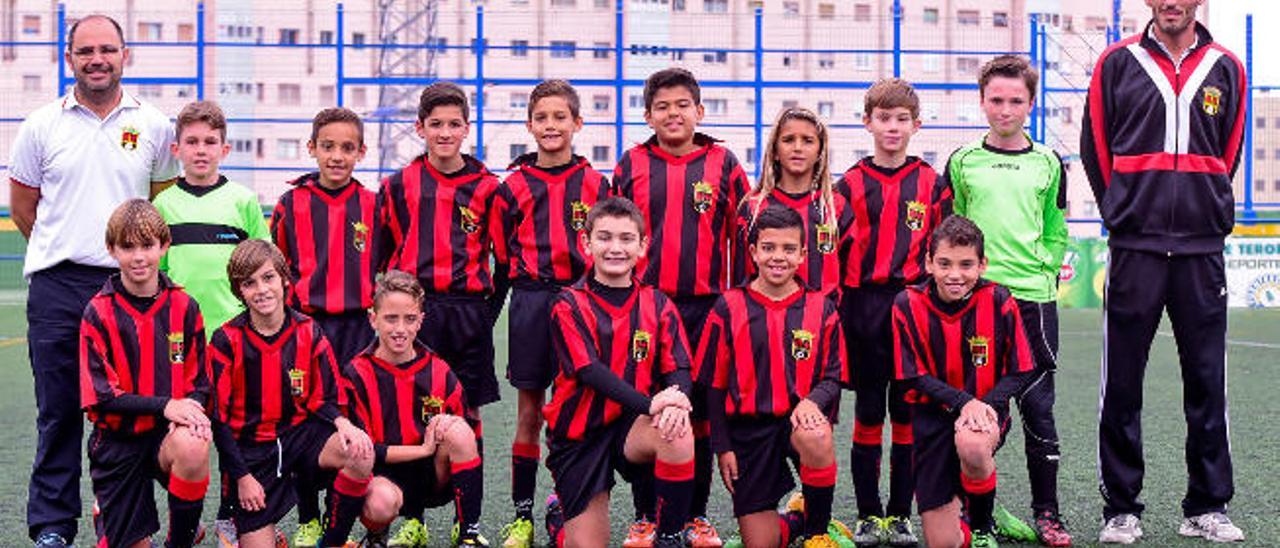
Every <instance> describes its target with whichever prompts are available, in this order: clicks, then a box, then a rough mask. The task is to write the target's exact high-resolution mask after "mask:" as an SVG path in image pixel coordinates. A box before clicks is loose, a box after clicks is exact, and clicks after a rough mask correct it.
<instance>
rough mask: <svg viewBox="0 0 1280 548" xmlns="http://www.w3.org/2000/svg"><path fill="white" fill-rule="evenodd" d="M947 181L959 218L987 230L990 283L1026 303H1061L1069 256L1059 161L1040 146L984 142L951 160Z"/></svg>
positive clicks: (1063, 175) (958, 152)
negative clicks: (1060, 285) (1065, 257)
mask: <svg viewBox="0 0 1280 548" xmlns="http://www.w3.org/2000/svg"><path fill="white" fill-rule="evenodd" d="M944 176H945V177H946V178H947V181H948V182H949V183H950V185H951V188H952V192H953V193H954V194H955V205H954V208H955V213H956V214H958V215H963V216H965V217H968V218H969V219H970V220H972V221H973V222H974V223H975V224H977V225H978V228H981V229H982V233H983V235H984V239H985V241H986V256H987V260H988V267H987V273H986V276H985V277H986V278H988V279H990V280H992V281H994V282H996V283H999V284H1000V285H1003V286H1005V287H1008V288H1009V290H1010V291H1011V292H1012V293H1013V296H1014V297H1015V298H1017V299H1020V300H1025V301H1033V302H1050V301H1054V300H1056V299H1057V294H1058V270H1059V269H1060V268H1061V266H1062V256H1063V254H1064V253H1065V252H1066V249H1067V221H1066V216H1065V215H1064V212H1063V210H1064V209H1065V208H1066V205H1067V204H1066V201H1067V176H1066V170H1065V169H1064V168H1063V166H1062V159H1061V158H1059V157H1058V154H1057V153H1056V152H1054V151H1053V149H1051V148H1049V147H1046V146H1043V145H1040V144H1037V143H1034V142H1033V143H1032V144H1031V146H1029V147H1027V148H1025V149H1022V150H1002V149H997V148H994V147H991V146H989V145H987V144H986V138H985V137H984V138H983V139H981V140H979V141H976V142H973V143H970V144H968V145H966V146H964V147H961V148H960V149H959V150H956V151H955V152H954V153H952V154H951V158H950V159H949V160H947V168H946V171H945V175H944Z"/></svg>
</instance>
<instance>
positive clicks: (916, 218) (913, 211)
mask: <svg viewBox="0 0 1280 548" xmlns="http://www.w3.org/2000/svg"><path fill="white" fill-rule="evenodd" d="M924 215H925V207H924V204H922V203H920V202H917V201H915V200H911V201H910V202H907V228H910V229H911V231H912V232H915V231H917V230H920V229H922V228H924Z"/></svg>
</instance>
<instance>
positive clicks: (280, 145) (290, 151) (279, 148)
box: [276, 139, 298, 160]
mask: <svg viewBox="0 0 1280 548" xmlns="http://www.w3.org/2000/svg"><path fill="white" fill-rule="evenodd" d="M276 159H277V160H297V159H298V140H297V139H276Z"/></svg>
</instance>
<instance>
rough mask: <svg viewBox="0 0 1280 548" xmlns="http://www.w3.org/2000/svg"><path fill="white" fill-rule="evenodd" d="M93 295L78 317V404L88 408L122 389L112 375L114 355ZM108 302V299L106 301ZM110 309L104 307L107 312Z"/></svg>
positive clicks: (121, 392) (108, 399)
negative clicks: (81, 315) (82, 313)
mask: <svg viewBox="0 0 1280 548" xmlns="http://www.w3.org/2000/svg"><path fill="white" fill-rule="evenodd" d="M101 301H102V300H101V299H100V298H94V300H93V301H91V302H90V303H89V306H88V307H86V308H85V312H84V316H83V317H82V318H81V320H80V407H81V408H82V409H90V408H92V407H94V406H96V405H98V404H101V403H106V402H108V401H111V400H112V399H115V397H116V396H119V395H121V394H123V393H124V391H123V390H121V389H120V385H119V378H118V377H117V376H116V372H115V364H114V363H112V359H113V358H114V356H113V352H112V349H111V347H110V343H109V341H110V340H111V337H110V334H108V333H106V329H105V325H104V322H103V320H102V317H101V315H100V314H101V312H100V309H101V308H102V306H101V305H102V302H101ZM106 304H107V306H110V303H109V302H107V303H106ZM109 312H110V311H109V310H108V313H109Z"/></svg>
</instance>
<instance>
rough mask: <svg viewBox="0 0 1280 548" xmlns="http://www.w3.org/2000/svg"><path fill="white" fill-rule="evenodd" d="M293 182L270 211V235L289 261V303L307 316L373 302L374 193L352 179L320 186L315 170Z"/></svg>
mask: <svg viewBox="0 0 1280 548" xmlns="http://www.w3.org/2000/svg"><path fill="white" fill-rule="evenodd" d="M293 184H294V187H293V188H291V189H289V190H288V191H286V192H285V193H284V194H283V195H281V196H280V201H279V202H277V203H276V208H275V210H274V211H273V212H272V213H271V239H272V240H274V241H275V243H276V245H277V246H279V247H280V251H281V252H282V253H284V256H285V259H286V260H287V261H288V263H289V278H290V279H289V283H290V284H291V289H292V291H290V295H289V303H290V304H291V305H292V306H293V307H294V308H297V309H298V310H301V311H302V312H304V313H307V314H315V313H317V312H323V313H325V314H342V313H344V312H353V311H359V310H364V309H367V308H369V307H370V306H373V275H374V262H373V234H374V230H375V226H376V225H375V222H374V219H375V210H374V205H375V204H376V202H377V195H376V194H374V193H373V191H371V190H369V189H366V188H364V186H363V185H361V184H360V183H359V181H356V180H354V179H353V180H352V181H351V182H350V183H348V184H347V185H346V186H344V187H342V188H341V189H339V190H337V191H333V190H329V189H326V188H323V187H321V186H320V181H319V174H318V173H310V174H308V175H304V176H302V177H301V178H299V179H298V180H296V181H294V182H293Z"/></svg>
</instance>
